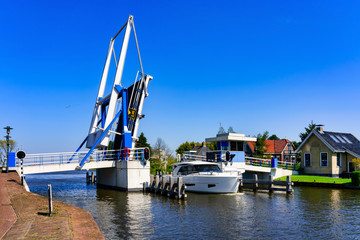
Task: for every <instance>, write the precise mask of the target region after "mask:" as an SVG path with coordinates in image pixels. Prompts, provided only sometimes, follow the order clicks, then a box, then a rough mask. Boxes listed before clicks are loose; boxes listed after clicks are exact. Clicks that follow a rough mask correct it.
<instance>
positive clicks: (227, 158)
mask: <svg viewBox="0 0 360 240" xmlns="http://www.w3.org/2000/svg"><path fill="white" fill-rule="evenodd" d="M226 161H230V152H229V151H226Z"/></svg>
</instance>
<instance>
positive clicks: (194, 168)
mask: <svg viewBox="0 0 360 240" xmlns="http://www.w3.org/2000/svg"><path fill="white" fill-rule="evenodd" d="M199 172H221V170H220V168H219V166H217V165H190V166H183V167H181V168H180V169H179V173H180V175H188V174H192V173H199Z"/></svg>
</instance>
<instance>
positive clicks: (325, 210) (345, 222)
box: [26, 172, 360, 239]
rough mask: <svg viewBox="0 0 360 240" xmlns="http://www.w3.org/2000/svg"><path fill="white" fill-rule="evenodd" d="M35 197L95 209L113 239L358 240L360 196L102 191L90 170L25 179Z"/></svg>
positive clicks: (311, 191) (301, 191)
mask: <svg viewBox="0 0 360 240" xmlns="http://www.w3.org/2000/svg"><path fill="white" fill-rule="evenodd" d="M26 181H27V183H28V185H29V187H30V190H31V191H32V192H35V193H38V194H41V195H44V196H46V194H47V184H48V183H51V184H52V187H53V196H54V199H56V200H59V201H62V202H65V203H68V204H72V205H75V206H78V207H81V208H84V209H87V210H89V211H90V213H91V214H92V216H93V217H94V219H95V221H96V222H97V224H98V225H99V227H100V229H101V231H102V233H103V234H104V236H105V237H106V238H107V239H285V238H295V239H360V191H357V190H339V189H326V188H310V187H296V188H295V193H294V194H292V195H290V196H287V195H286V194H283V193H275V194H273V195H269V194H268V193H257V194H254V193H252V192H245V193H238V194H231V195H210V194H194V193H188V198H187V199H186V200H185V201H177V200H173V199H168V198H166V197H161V196H158V195H152V194H143V193H142V192H141V193H138V192H137V193H128V192H120V191H115V190H109V189H97V188H96V186H94V185H88V184H86V182H85V172H66V173H55V174H40V175H27V176H26Z"/></svg>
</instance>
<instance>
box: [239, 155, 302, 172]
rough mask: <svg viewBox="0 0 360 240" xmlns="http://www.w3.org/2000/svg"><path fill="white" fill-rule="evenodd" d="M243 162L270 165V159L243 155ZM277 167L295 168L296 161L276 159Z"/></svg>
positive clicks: (260, 165) (254, 164) (263, 165)
mask: <svg viewBox="0 0 360 240" xmlns="http://www.w3.org/2000/svg"><path fill="white" fill-rule="evenodd" d="M245 164H246V165H252V166H259V167H271V159H264V158H255V157H245ZM277 167H278V168H284V169H289V170H295V168H296V161H284V160H283V161H278V162H277Z"/></svg>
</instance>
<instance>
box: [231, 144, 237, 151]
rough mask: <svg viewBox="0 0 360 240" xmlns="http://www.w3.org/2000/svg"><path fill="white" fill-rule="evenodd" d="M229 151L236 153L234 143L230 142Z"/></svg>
mask: <svg viewBox="0 0 360 240" xmlns="http://www.w3.org/2000/svg"><path fill="white" fill-rule="evenodd" d="M230 151H236V142H230Z"/></svg>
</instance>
